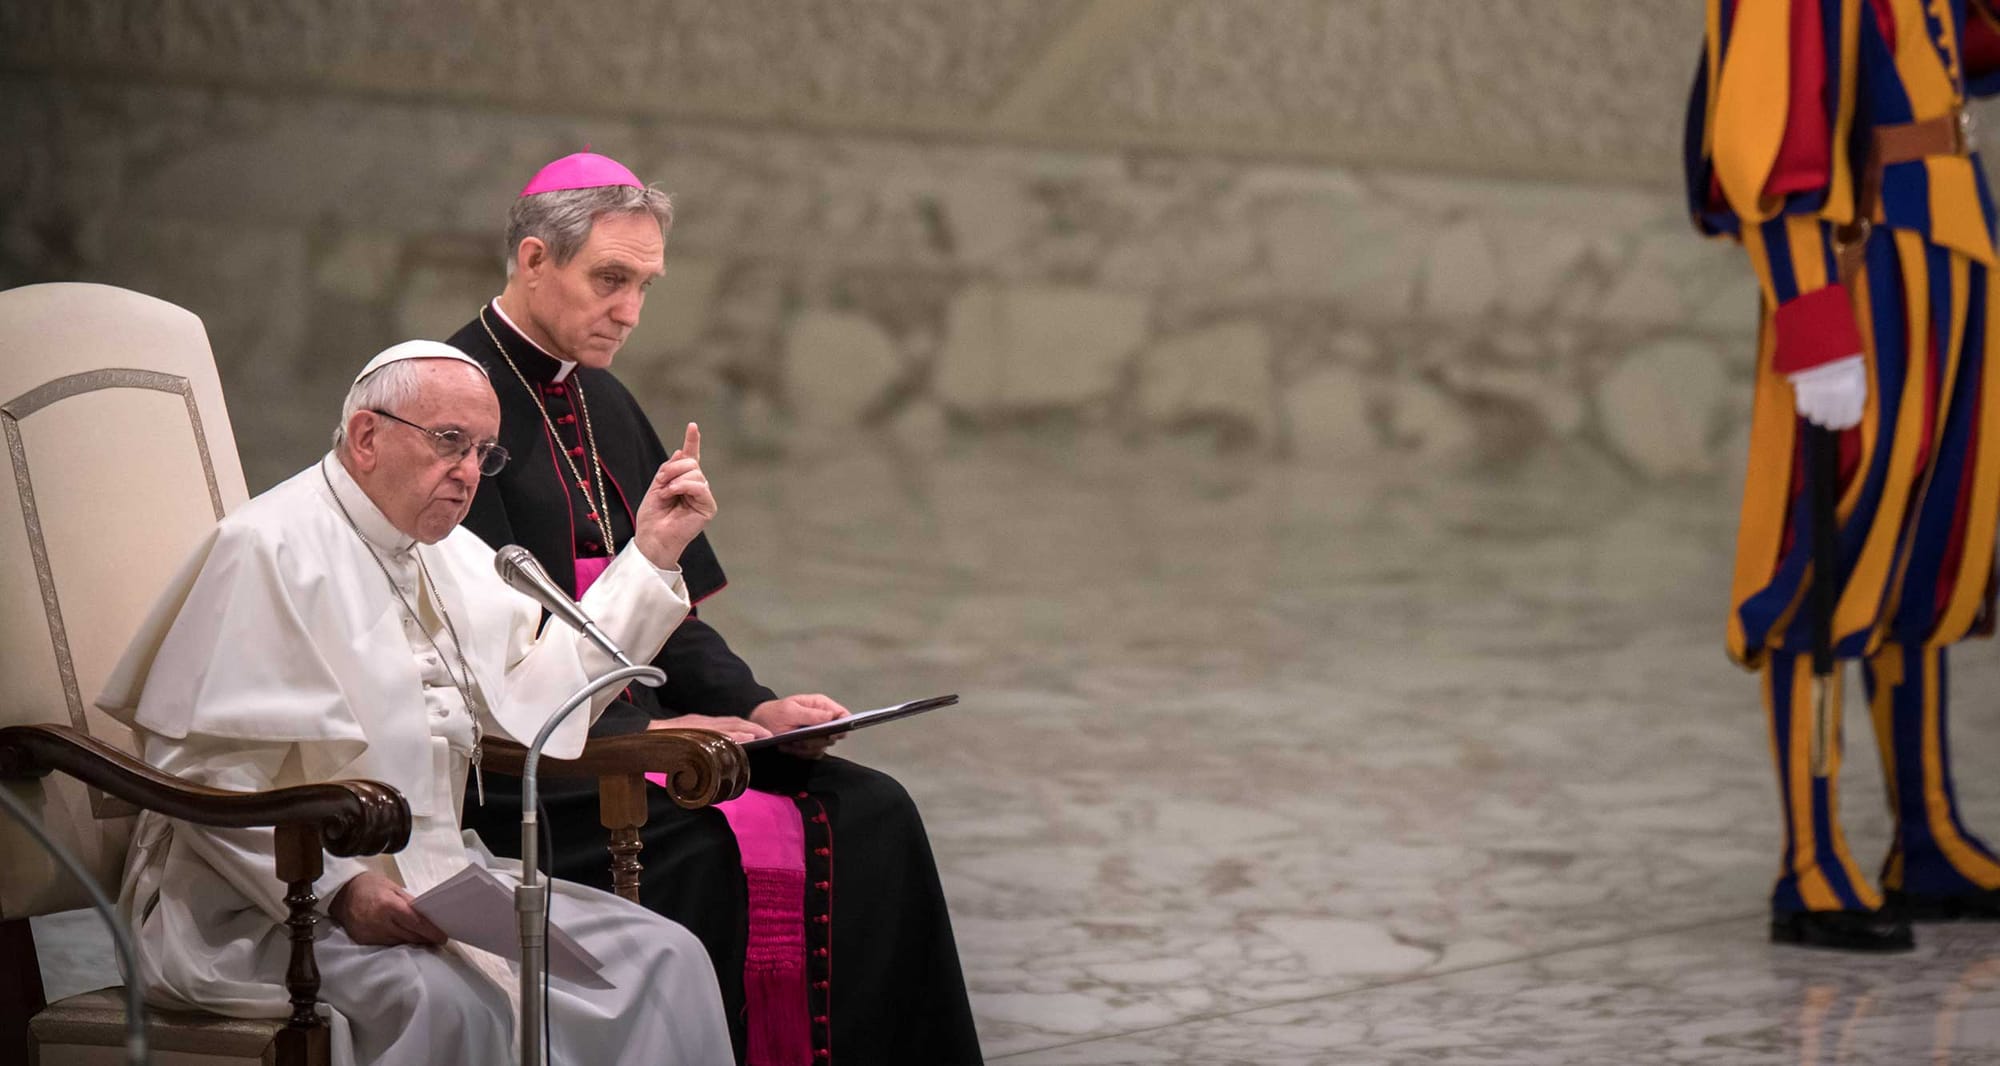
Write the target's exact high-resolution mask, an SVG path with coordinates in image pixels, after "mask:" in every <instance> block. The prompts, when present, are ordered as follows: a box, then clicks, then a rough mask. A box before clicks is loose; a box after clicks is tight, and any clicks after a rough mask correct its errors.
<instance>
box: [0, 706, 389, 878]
mask: <svg viewBox="0 0 2000 1066" xmlns="http://www.w3.org/2000/svg"><path fill="white" fill-rule="evenodd" d="M55 770H60V771H62V772H63V773H66V774H69V775H70V776H72V777H75V778H77V779H78V780H80V781H83V782H85V783H87V784H90V785H94V786H96V787H98V788H100V789H103V790H104V791H106V792H108V793H110V794H111V795H114V796H117V797H118V798H119V799H122V800H124V801H126V802H127V803H131V804H133V805H134V806H137V807H141V808H144V809H146V810H153V811H158V812H160V813H161V814H164V815H166V816H167V817H169V818H179V819H181V820H182V821H187V822H194V823H196V824H197V825H210V826H217V827H220V828H232V829H234V828H245V827H251V826H267V825H269V826H281V825H311V826H314V827H316V828H317V829H318V830H319V832H320V835H321V838H322V840H323V842H324V844H325V847H326V850H327V851H328V852H330V853H332V854H334V855H343V856H354V855H375V854H379V853H381V852H385V851H391V852H393V851H401V850H402V849H403V846H404V845H406V844H408V843H409V842H410V805H409V803H407V802H406V801H404V799H403V797H402V794H401V793H399V792H397V791H396V790H395V789H393V788H390V787H389V786H388V785H385V784H382V783H381V782H379V781H327V782H323V783H321V784H316V785H297V786H294V787H292V788H276V789H271V790H269V791H265V792H233V791H230V790H228V789H220V788H210V787H208V786H207V785H197V784H194V783H192V782H189V781H184V780H182V779H180V778H178V777H175V776H174V775H172V774H168V773H163V772H161V771H160V770H158V769H155V768H154V767H152V766H148V765H147V764H145V763H143V762H140V761H139V760H137V759H135V758H133V757H132V756H130V755H127V754H126V753H124V752H122V751H119V750H118V749H117V748H114V747H112V746H111V745H109V744H106V743H104V742H103V741H101V740H97V739H95V738H93V737H90V736H88V735H86V734H84V733H80V732H78V731H76V730H75V729H72V728H70V727H69V726H65V725H17V726H8V727H6V728H4V729H0V779H5V778H14V779H20V778H37V777H46V776H47V775H48V774H49V773H50V772H51V771H55Z"/></svg>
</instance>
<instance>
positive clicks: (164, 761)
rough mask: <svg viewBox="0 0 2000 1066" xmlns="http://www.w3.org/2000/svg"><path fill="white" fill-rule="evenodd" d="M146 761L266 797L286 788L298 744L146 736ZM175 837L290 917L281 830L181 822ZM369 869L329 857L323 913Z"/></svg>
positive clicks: (267, 907)
mask: <svg viewBox="0 0 2000 1066" xmlns="http://www.w3.org/2000/svg"><path fill="white" fill-rule="evenodd" d="M145 736H146V743H145V751H144V754H145V759H146V761H147V762H149V763H151V764H153V765H154V766H156V767H158V768H159V769H160V770H162V771H165V772H166V773H170V774H173V775H174V776H176V777H179V778H182V779H184V780H187V781H191V782H194V783H196V784H201V785H207V786H209V787H211V788H226V789H231V790H233V791H238V792H261V791H264V790H266V789H272V788H277V787H280V786H279V785H278V780H279V777H280V774H282V773H283V772H284V767H285V761H286V759H287V758H289V757H290V756H291V755H292V751H293V749H294V748H295V747H296V745H294V744H291V743H259V742H256V741H248V740H234V739H225V738H220V737H202V736H195V737H188V738H186V739H184V740H169V739H167V738H165V737H160V736H157V735H153V734H146V735H145ZM174 832H175V833H176V834H177V835H180V836H182V837H183V838H184V839H186V840H187V842H188V844H189V846H191V847H193V848H194V850H195V852H196V853H197V854H199V855H200V856H201V857H202V859H203V860H204V861H206V862H207V863H208V865H209V866H210V867H212V868H214V870H215V871H216V872H217V873H219V874H221V875H222V876H223V878H224V879H225V880H227V881H228V882H229V883H230V884H231V885H232V886H234V887H235V888H236V890H237V891H238V892H241V893H243V895H244V897H245V898H246V899H248V900H250V901H251V902H253V903H255V904H257V906H258V907H259V908H260V909H262V910H263V911H264V912H265V913H267V914H269V915H271V916H272V917H273V918H275V919H277V920H279V921H282V920H284V918H285V917H286V916H287V914H288V911H287V909H286V907H285V893H286V891H287V888H286V885H285V883H284V882H283V881H280V880H278V860H277V845H276V842H275V836H276V834H275V831H274V830H271V829H269V828H259V829H217V828H213V827H210V826H201V825H195V824H193V823H191V822H183V821H179V820H176V821H175V822H174ZM367 869H368V866H367V865H366V864H365V863H363V862H362V861H361V860H359V859H352V858H341V857H337V856H333V855H327V856H325V867H324V869H323V871H322V872H321V874H320V876H319V880H318V881H316V882H314V885H315V887H314V891H315V893H317V894H318V896H319V910H320V912H321V913H322V914H324V913H325V912H326V905H327V902H328V901H329V900H331V899H333V897H334V896H336V895H338V894H339V893H340V890H341V889H342V888H344V887H346V885H347V882H348V881H349V880H350V879H352V878H353V877H354V875H356V874H358V873H361V872H363V871H365V870H367Z"/></svg>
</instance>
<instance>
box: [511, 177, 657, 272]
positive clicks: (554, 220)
mask: <svg viewBox="0 0 2000 1066" xmlns="http://www.w3.org/2000/svg"><path fill="white" fill-rule="evenodd" d="M625 214H649V215H652V216H653V219H654V221H656V222H658V223H659V224H660V237H661V239H663V240H664V239H665V238H666V236H667V231H668V230H671V229H673V228H674V202H673V200H672V198H670V197H669V196H667V194H666V191H665V190H663V189H661V188H660V187H659V186H657V185H648V186H646V187H645V188H643V189H641V188H637V187H635V186H631V185H600V186H597V187H595V188H590V189H556V190H553V191H550V192H538V193H536V194H534V195H533V196H523V197H520V198H519V199H516V200H515V201H514V206H513V207H512V208H510V209H509V210H508V212H507V276H508V277H510V278H511V277H513V276H514V259H515V256H517V255H518V254H519V253H520V251H521V242H522V241H524V240H527V239H528V238H529V237H534V238H536V239H537V240H539V241H541V242H542V243H543V244H544V245H547V246H548V249H549V256H550V258H552V259H554V260H555V263H556V265H557V266H561V265H563V264H564V263H567V262H569V261H570V260H571V259H574V258H576V253H577V252H579V251H581V250H582V249H583V242H584V241H586V240H588V239H589V238H590V227H592V226H594V225H596V224H597V220H598V219H600V218H602V217H604V216H605V215H625Z"/></svg>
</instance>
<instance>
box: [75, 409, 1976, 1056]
mask: <svg viewBox="0 0 2000 1066" xmlns="http://www.w3.org/2000/svg"><path fill="white" fill-rule="evenodd" d="M718 436H720V435H718ZM712 450H713V451H715V452H716V453H717V454H716V457H715V458H714V459H712V465H713V467H714V469H715V471H716V482H717V485H718V491H719V493H720V495H721V498H722V501H723V507H724V512H723V517H722V518H721V519H720V521H719V522H718V525H717V527H716V528H715V530H714V533H715V538H716V541H717V544H718V546H719V548H720V550H721V553H722V556H723V560H724V562H725V564H726V565H727V566H728V567H729V569H730V572H731V574H732V576H733V578H734V581H733V583H732V585H731V586H730V588H729V590H728V591H727V592H726V593H724V594H723V595H722V596H720V597H719V598H718V599H716V600H714V601H711V604H710V606H709V607H707V608H705V610H704V614H705V615H706V616H708V617H710V618H711V620H713V621H714V622H715V623H716V624H717V625H718V626H719V627H720V628H721V629H722V630H723V632H725V633H726V634H728V635H729V636H730V637H731V638H732V640H733V641H734V643H735V644H736V645H737V647H738V648H739V649H740V650H742V651H743V652H744V653H745V654H746V657H747V658H749V659H750V661H751V662H753V663H754V664H756V665H757V666H758V668H759V671H760V673H761V674H762V675H763V676H764V677H765V679H766V680H767V681H769V682H770V683H772V684H773V685H774V686H776V687H779V688H780V689H792V690H824V691H826V692H829V693H831V694H833V695H835V696H837V697H839V698H840V699H842V700H844V701H845V702H847V703H848V704H849V705H850V706H854V707H865V706H876V705H880V704H883V703H888V702H892V701H894V700H898V699H902V698H906V697H911V696H918V695H928V694H931V693H934V692H940V691H956V692H959V693H961V694H962V695H963V697H964V703H963V705H962V706H961V707H959V708H956V709H953V710H949V711H944V712H940V713H938V714H935V715H932V716H929V717H927V718H923V719H918V720H915V721H912V722H908V723H904V724H900V725H895V726H890V727H886V728H883V729H880V730H875V731H872V732H868V733H862V734H857V735H855V736H854V737H852V738H850V739H849V740H847V741H846V742H844V743H843V745H842V747H841V748H840V749H839V751H840V753H842V754H845V755H848V756H851V757H858V758H862V759H865V760H866V761H868V762H870V763H873V764H875V765H877V766H880V767H882V768H885V769H888V770H890V771H892V772H894V773H895V774H896V775H897V776H898V777H900V778H901V779H902V780H903V781H904V783H905V784H906V785H907V786H908V787H909V789H910V791H911V792H912V793H913V794H914V795H915V796H916V797H917V798H918V800H919V802H920V803H921V804H922V806H923V809H924V811H925V814H926V818H927V820H928V823H929V826H930V830H931V835H932V839H933V842H934V843H935V846H936V848H937V853H938V858H939V862H940V866H941V869H942V871H943V876H944V879H945V883H946V887H947V890H948V891H949V893H950V897H951V902H952V910H953V915H954V919H955V923H956V928H957V932H958V937H959V947H960V950H961V953H962V955H963V957H964V961H965V968H966V973H967V977H968V979H969V981H970V983H971V987H972V996H973V1007H974V1010H975V1012H976V1013H977V1015H978V1018H979V1024H980V1028H981V1033H982V1037H983V1040H984V1043H985V1046H986V1049H987V1054H988V1056H989V1058H990V1059H992V1060H994V1061H996V1062H1006V1063H1018V1064H1023V1066H1026V1064H1037V1066H1057V1064H1083V1063H1190V1064H1194V1063H1199V1064H1221V1063H1256V1064H1261V1066H1269V1064H1282V1063H1342V1064H1364V1063H1380V1064H1404V1063H1419V1062H1421V1063H1444V1064H1474V1063H1477V1064H1491V1063H1526V1064H1541V1063H1548V1064H1570V1063H1578V1064H1582V1063H1591V1064H1598V1063H1607V1062H1618V1063H1681V1062H1689V1063H1703V1064H1710V1063H1713V1064H1729V1066H1735V1064H1743V1066H1749V1064H1758V1066H1761V1064H1767V1063H1770V1064H1775V1063H1784V1064H1787V1066H1790V1064H1832V1063H1855V1064H1861V1063H1875V1064H1895V1066H1903V1064H1907V1063H1913V1062H1919V1061H1922V1062H1928V1063H1975V1062H1982V1063H1983V1062H1995V1061H2000V929H1984V928H1980V927H1973V926H1955V927H1934V928H1930V929H1926V930H1924V931H1923V932H1922V935H1921V938H1920V939H1921V943H1920V948H1919V950H1918V951H1917V952H1916V953H1914V954H1910V955H1904V956H1900V957H1894V958H1888V959H1855V958H1849V957H1843V956H1839V955H1831V954H1821V953H1812V952H1805V951H1800V950H1797V949H1779V948H1774V947H1772V946H1770V945H1768V944H1767V943H1765V941H1764V937H1763V929H1762V907H1763V900H1764V895H1765V892H1766V891H1767V889H1768V882H1769V879H1770V877H1771V876H1772V874H1773V872H1774V867H1775V864H1776V861H1777V848H1778V826H1777V823H1776V814H1775V810H1774V802H1773V801H1774V797H1773V796H1772V785H1771V782H1770V779H1769V778H1770V775H1769V770H1768V765H1769V757H1768V752H1767V747H1766V741H1765V739H1764V734H1763V724H1762V716H1761V712H1760V710H1759V708H1758V702H1757V689H1756V685H1755V683H1754V681H1753V679H1752V678H1751V677H1749V676H1748V675H1744V674H1742V673H1740V672H1738V671H1737V670H1735V669H1734V668H1733V667H1731V666H1730V665H1729V664H1728V663H1727V662H1726V661H1725V660H1724V658H1723V656H1722V653H1721V651H1720V619H1721V611H1722V609H1723V602H1724V598H1725V590H1726V582H1727V566H1728V559H1729V552H1730V540H1731V525H1732V510H1733V506H1734V491H1733V489H1731V488H1730V487H1729V486H1727V485H1721V484H1704V485H1693V486H1682V487H1678V488H1668V489H1654V490H1648V491H1639V490H1635V489H1633V488H1631V487H1630V486H1629V479H1628V478H1627V477H1625V476H1624V475H1623V474H1621V473H1620V472H1618V471H1615V470H1609V469H1605V468H1603V467H1601V466H1598V465H1594V464H1593V463H1592V462H1591V461H1587V460H1581V459H1567V458H1564V457H1562V456H1543V457H1541V458H1538V459H1535V460H1532V461H1530V462H1529V463H1527V464H1526V465H1525V466H1522V467H1516V468H1514V469H1512V470H1510V471H1507V472H1504V473H1497V472H1490V471H1480V470H1478V469H1477V468H1474V469H1469V470H1461V471H1460V472H1458V473H1454V474H1449V475H1445V474H1439V473H1437V472H1436V471H1435V470H1427V471H1424V472H1416V471H1397V470H1395V469H1386V470H1384V469H1376V470H1371V471H1369V472H1368V473H1365V474H1364V473H1357V472H1351V471H1324V470H1310V469H1304V468H1301V467H1300V466H1297V465H1287V464H1280V463H1274V462H1271V461H1268V460H1255V461H1252V460H1245V461H1240V462H1239V461H1234V460H1229V459H1221V458H1216V457H1215V456H1213V455H1211V454H1207V453H1205V452H1201V451H1198V450H1195V449H1188V450H1185V451H1183V450H1177V449H1176V448H1175V447H1174V446H1170V445H1161V446H1157V447H1152V448H1147V449H1143V450H1127V449H1124V448H1121V447H1118V446H1115V445H1110V444H1105V443H1102V442H1096V441H1093V440H1090V439H1078V440H1057V441H1050V440H1044V441H1041V442H1038V443H1033V444H1030V443H1025V442H1021V443H1012V444H1009V443H999V444H993V443H988V444H985V445H982V446H980V447H977V448H974V447H971V446H962V445H961V446H953V447H948V448H947V449H946V450H945V452H944V454H942V455H940V456H927V457H924V458H922V459H919V458H917V457H915V456H912V455H909V454H904V453H899V452H897V451H895V450H892V449H890V448H888V447H887V446H884V445H878V444H874V443H870V442H867V441H863V442H859V443H856V442H841V443H837V444H830V445H829V446H828V447H827V448H825V449H823V450H821V451H819V452H816V453H815V454H814V456H813V457H812V458H810V459H805V460H799V461H797V462H795V463H793V464H792V465H791V466H789V467H787V468H784V469H779V468H775V467H771V466H760V465H751V464H740V465H732V464H730V463H729V462H728V460H727V459H726V458H725V457H726V455H727V447H726V440H718V441H717V442H716V446H714V447H713V448H712ZM1959 666H1960V670H1959V673H1958V676H1957V678H1956V682H1957V683H1956V685H1955V689H1956V691H1957V692H1958V694H1959V699H1960V704H1959V714H1958V718H1957V721H1958V723H1959V725H1960V729H1959V732H1958V734H1957V736H1956V738H1955V746H1956V748H1957V751H1956V759H1957V762H1958V765H1959V767H1960V768H1961V770H1962V771H1963V773H1962V775H1961V777H1960V779H1959V788H1960V792H1961V795H1962V798H1963V800H1964V802H1965V804H1966V806H1967V808H1968V811H1969V818H1970V820H1971V821H1972V822H1973V824H1975V825H1984V826H1987V827H1989V831H1990V832H1996V833H2000V829H1996V828H1991V827H1996V826H2000V777H1996V775H1995V774H1994V773H1993V772H1992V771H1993V769H1994V768H1995V767H2000V728H1994V725H1993V722H1994V713H1995V707H1994V697H1993V695H1992V693H1993V692H1994V691H1996V689H1995V685H1994V682H1995V681H1996V680H2000V654H1996V651H1995V649H1993V648H1992V647H1991V646H1990V645H1974V646H1971V647H1969V648H1968V649H1967V650H1966V651H1965V652H1964V653H1963V654H1962V655H1961V656H1960V663H1959ZM1864 722H1865V718H1862V717H1857V718H1855V720H1854V723H1853V724H1854V726H1855V728H1854V729H1852V730H1850V731H1849V734H1848V740H1849V743H1850V752H1849V759H1848V766H1849V772H1848V774H1847V778H1848V790H1849V791H1848V795H1849V798H1850V802H1849V807H1850V810H1849V813H1848V825H1849V829H1850V835H1851V837H1852V839H1853V842H1854V844H1855V847H1856V849H1857V853H1858V854H1859V855H1860V856H1862V857H1863V862H1864V864H1866V863H1869V862H1872V860H1873V858H1874V857H1875V856H1879V854H1880V853H1881V849H1882V847H1883V846H1884V842H1885V834H1886V819H1885V818H1884V816H1883V813H1882V803H1881V791H1880V786H1879V776H1878V774H1877V773H1876V771H1875V760H1874V755H1873V744H1872V740H1871V739H1870V737H1869V735H1868V730H1867V729H1866V727H1865V726H1864V725H1863V723H1864ZM42 940H43V947H44V953H45V959H44V961H45V965H46V967H47V968H48V969H49V971H50V982H51V985H52V988H51V992H52V993H57V992H60V991H63V990H70V989H75V988H80V987H88V986H89V985H90V984H92V983H94V980H95V979H96V978H97V977H98V976H99V975H101V974H102V972H103V967H102V962H101V959H102V957H103V951H102V949H101V948H100V947H98V946H96V941H95V940H94V939H93V936H92V934H91V933H89V931H88V927H87V926H86V925H84V924H83V923H82V922H80V921H78V920H75V919H70V918H64V919H58V920H56V921H53V922H46V923H43V936H42Z"/></svg>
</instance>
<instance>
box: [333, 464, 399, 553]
mask: <svg viewBox="0 0 2000 1066" xmlns="http://www.w3.org/2000/svg"><path fill="white" fill-rule="evenodd" d="M319 468H320V470H322V471H324V472H325V474H326V484H328V485H330V486H332V488H333V498H334V500H335V502H336V504H337V505H338V507H339V508H340V509H342V510H345V511H346V512H347V517H348V518H350V519H352V520H353V522H354V527H355V528H356V529H358V530H360V531H361V539H362V540H365V541H367V542H368V544H369V546H370V547H372V548H374V549H376V550H377V551H380V552H383V553H385V554H388V555H391V556H400V555H402V554H403V553H404V552H407V551H409V550H410V548H411V546H412V545H414V544H416V538H414V537H411V536H409V535H408V534H406V533H404V532H403V531H402V530H400V529H397V528H396V524H395V523H394V522H391V521H389V516H388V515H385V514H383V513H382V509H381V508H380V507H377V506H375V501H374V500H371V499H369V498H368V493H367V492H366V491H364V490H363V489H362V488H361V484H360V483H359V482H357V481H355V480H354V475H352V474H350V473H348V472H347V467H346V466H344V465H342V463H341V461H340V457H339V456H337V455H335V454H334V453H332V452H328V453H326V456H325V457H324V458H322V459H320V461H319Z"/></svg>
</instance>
